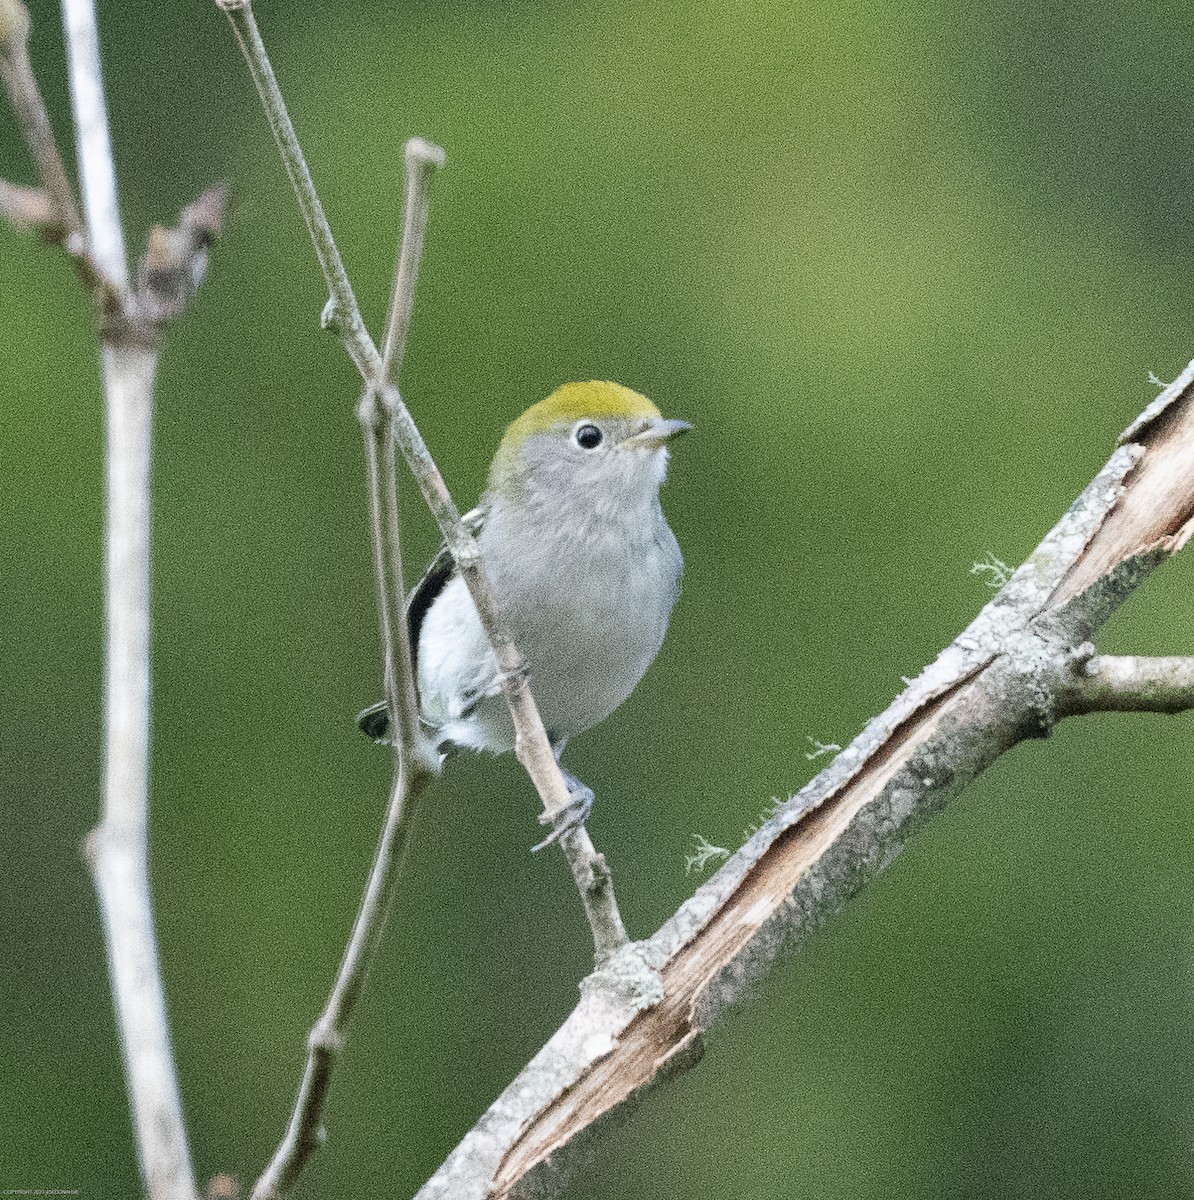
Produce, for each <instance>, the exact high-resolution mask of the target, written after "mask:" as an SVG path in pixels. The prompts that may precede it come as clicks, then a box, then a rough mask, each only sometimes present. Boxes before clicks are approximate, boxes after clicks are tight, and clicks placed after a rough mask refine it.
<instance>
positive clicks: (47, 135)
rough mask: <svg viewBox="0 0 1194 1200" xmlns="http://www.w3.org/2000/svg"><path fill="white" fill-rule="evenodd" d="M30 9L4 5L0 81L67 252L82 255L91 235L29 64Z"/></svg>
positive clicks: (7, 0)
mask: <svg viewBox="0 0 1194 1200" xmlns="http://www.w3.org/2000/svg"><path fill="white" fill-rule="evenodd" d="M29 29H30V20H29V10H28V9H27V8H26V7H25V5H24V4H22V3H21V2H20V0H2V2H0V79H3V82H4V90H5V91H6V92H7V93H8V99H9V102H10V103H11V104H12V109H13V112H14V114H15V115H16V118H17V124H18V125H19V126H20V129H21V133H22V134H23V136H24V138H25V144H26V145H27V146H28V147H29V153H30V154H32V156H33V161H34V162H35V163H36V164H37V176H38V179H39V180H40V181H41V186H42V189H43V190H44V191H45V192H46V194H47V195H48V196H49V198H50V201H51V204H52V207H53V210H54V213H55V215H56V217H57V220H58V221H59V222H60V223H61V226H62V229H63V231H64V233H65V235H66V239H65V242H64V244H65V245H66V246H67V248H68V251H70V252H71V253H74V254H82V253H83V252H84V251H85V249H86V244H87V235H86V233H85V232H84V229H83V218H82V217H81V216H80V215H79V206H78V204H77V203H76V201H75V193H74V189H73V188H72V187H71V184H70V180H69V179H68V178H67V175H66V167H65V166H64V165H63V162H62V155H61V154H59V153H58V143H57V142H56V141H55V140H54V128H53V126H52V125H51V124H50V115H49V113H48V112H47V111H46V102H45V101H44V100H43V99H42V94H41V89H40V88H39V87H38V86H37V79H36V77H35V76H34V74H33V66H32V64H31V63H30V61H29Z"/></svg>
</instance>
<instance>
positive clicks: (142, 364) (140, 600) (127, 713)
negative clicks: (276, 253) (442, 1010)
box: [63, 0, 198, 1200]
mask: <svg viewBox="0 0 1194 1200" xmlns="http://www.w3.org/2000/svg"><path fill="white" fill-rule="evenodd" d="M63 21H64V25H65V28H66V42H67V57H68V61H69V65H70V80H71V95H72V98H73V101H74V113H75V129H76V139H77V145H78V154H79V166H80V175H81V178H82V181H83V196H84V201H85V211H86V219H87V241H88V245H89V247H90V253H91V258H92V260H93V262H94V264H95V267H96V269H97V271H98V272H99V274H100V275H101V276H102V277H103V279H105V280H106V281H108V287H109V288H110V289H111V288H115V289H118V291H119V294H120V295H119V297H114V298H118V299H122V300H125V301H127V300H128V270H127V266H126V262H125V254H124V234H123V232H122V229H121V224H120V214H119V211H118V209H117V200H116V168H115V164H114V162H113V160H112V147H111V139H110V137H109V134H108V115H107V106H106V103H105V100H104V89H103V80H102V78H101V73H100V61H99V41H98V35H97V30H96V22H95V10H94V7H93V5H92V3H91V0H64V3H63ZM126 309H127V311H126ZM130 313H131V305H122V311H119V312H117V313H115V314H113V313H107V312H105V313H103V314H102V315H103V317H104V318H105V319H104V322H103V328H102V347H101V349H102V356H101V361H102V367H103V382H104V394H105V399H106V413H107V512H106V538H105V569H104V595H105V625H106V629H105V651H106V674H105V689H104V712H105V746H104V812H103V818H102V820H101V822H100V824H99V825H98V826H97V827H96V828H95V829H94V830H92V832H91V834H90V835H89V836H88V839H87V845H86V849H87V857H88V861H89V863H90V865H91V870H92V875H93V877H94V879H95V886H96V891H97V894H98V896H99V900H100V908H101V910H102V916H103V922H104V934H105V939H106V944H107V956H108V969H109V972H110V974H111V978H112V991H113V999H114V1002H115V1006H116V1018H117V1026H118V1028H119V1031H120V1037H121V1045H122V1048H123V1051H124V1065H125V1078H126V1083H127V1088H128V1093H129V1099H130V1103H131V1105H132V1110H133V1126H134V1133H135V1136H136V1143H137V1151H138V1157H139V1159H140V1165H141V1173H142V1176H143V1178H144V1180H145V1187H146V1191H147V1193H148V1195H149V1197H150V1198H151V1200H195V1197H196V1196H197V1194H198V1189H197V1187H196V1185H195V1176H194V1171H193V1169H192V1166H191V1159H190V1149H189V1147H188V1144H187V1135H186V1126H185V1123H184V1120H183V1113H182V1101H181V1098H180V1096H179V1092H178V1081H177V1079H176V1077H175V1069H174V1058H173V1053H172V1051H171V1046H170V1029H169V1024H168V1022H167V1019H166V1001H165V994H164V991H163V988H162V979H161V970H160V966H159V963H158V952H157V941H156V937H155V933H154V922H153V905H152V900H151V896H150V890H149V865H148V825H149V692H150V667H149V531H150V519H149V516H150V489H149V480H150V462H151V440H152V413H153V386H154V377H155V373H156V370H157V351H156V347H155V345H154V344H153V331H152V329H150V328H146V327H145V326H144V325H142V324H141V323H139V322H137V321H135V320H132V319H129V317H130ZM113 315H115V316H116V317H117V318H118V319H116V320H111V319H108V318H110V317H112V316H113Z"/></svg>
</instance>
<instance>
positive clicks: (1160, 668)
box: [1058, 646, 1194, 715]
mask: <svg viewBox="0 0 1194 1200" xmlns="http://www.w3.org/2000/svg"><path fill="white" fill-rule="evenodd" d="M1090 649H1091V651H1092V652H1093V650H1094V647H1093V646H1092V647H1090ZM1058 705H1059V707H1060V708H1061V709H1062V710H1063V711H1064V712H1065V713H1066V714H1071V715H1077V714H1080V713H1091V712H1156V713H1180V712H1186V711H1187V710H1189V709H1191V708H1194V657H1177V658H1150V657H1144V656H1138V655H1122V656H1121V655H1108V654H1100V655H1097V656H1094V657H1091V658H1090V659H1089V660H1088V661H1086V662H1081V663H1079V664H1076V667H1075V670H1074V674H1073V677H1072V679H1071V680H1070V682H1069V683H1068V685H1067V686H1066V687H1065V689H1064V691H1063V692H1062V694H1061V695H1060V696H1059V697H1058Z"/></svg>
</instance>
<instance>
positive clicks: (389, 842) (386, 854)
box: [252, 142, 443, 1200]
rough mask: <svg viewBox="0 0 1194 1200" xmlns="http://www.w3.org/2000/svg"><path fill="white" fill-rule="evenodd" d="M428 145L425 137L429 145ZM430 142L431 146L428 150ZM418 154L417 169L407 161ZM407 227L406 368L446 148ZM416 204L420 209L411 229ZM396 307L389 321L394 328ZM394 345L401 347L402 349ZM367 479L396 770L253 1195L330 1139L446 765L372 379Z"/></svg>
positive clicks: (424, 172)
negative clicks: (412, 616)
mask: <svg viewBox="0 0 1194 1200" xmlns="http://www.w3.org/2000/svg"><path fill="white" fill-rule="evenodd" d="M423 147H427V150H426V151H424V149H423ZM428 151H430V152H431V153H428ZM412 158H417V159H418V160H420V161H418V162H417V163H416V166H415V169H413V170H411V169H409V166H410V164H411V161H412ZM407 163H408V171H407V181H406V184H407V190H406V213H407V220H406V222H405V230H406V232H404V234H403V238H402V243H401V246H400V249H399V254H398V262H399V267H398V271H397V275H396V280H395V291H394V299H393V303H392V310H391V312H392V313H393V312H399V311H400V312H402V313H404V314H405V315H404V317H403V318H402V331H401V332H402V334H403V336H402V337H401V338H399V339H398V342H397V346H396V348H395V346H394V345H393V342H391V351H392V353H391V355H390V358H389V362H388V363H387V366H386V370H387V372H388V371H390V370H393V371H395V372H397V371H399V370H401V367H402V358H403V343H404V340H405V338H404V335H405V326H406V323H408V322H409V319H410V314H411V312H412V310H413V305H414V286H415V281H416V279H417V278H418V272H419V258H420V257H421V255H422V249H423V230H424V229H425V227H426V222H427V208H428V195H427V192H428V185H429V183H430V181H431V177H432V174H433V171H434V168H435V167H437V166H439V165H441V164H442V163H443V151H442V150H439V149H438V147H429V146H427V143H425V142H424V143H420V144H419V145H417V146H416V147H415V150H414V154H413V155H412V151H411V144H410V143H408V144H407ZM412 209H417V210H421V216H420V218H419V220H418V222H417V229H414V230H413V231H412V222H411V219H410V214H411V211H412ZM393 324H394V322H393V318H392V317H391V328H393ZM395 349H396V352H395ZM358 414H359V416H360V420H361V433H362V435H363V438H364V443H365V462H366V467H367V471H368V483H369V518H370V520H369V527H370V542H371V545H372V549H373V568H374V576H375V578H376V580H377V590H378V606H377V607H378V621H379V624H380V627H381V643H382V655H383V661H384V663H385V672H384V673H385V681H386V700H387V703H388V706H389V710H390V721H391V728H392V729H393V730H394V780H393V784H392V788H391V793H390V802H389V805H388V808H387V811H386V819H385V823H384V825H383V828H382V834H381V839H380V842H379V843H378V847H377V853H376V855H375V856H374V860H373V868H372V870H371V871H370V874H369V881H368V883H367V885H366V888H365V895H364V897H363V898H362V900H361V907H360V910H359V912H358V913H357V919H356V923H355V925H354V926H353V930H352V935H351V937H350V938H349V942H348V946H347V948H346V950H345V952H344V959H343V961H342V962H341V964H340V970H339V972H338V974H337V976H336V982H335V984H334V985H333V987H332V992H331V995H330V996H329V997H328V1002H327V1005H326V1006H325V1008H324V1011H323V1013H322V1015H321V1016H320V1018H319V1020H318V1021H317V1022H316V1023H315V1026H314V1028H313V1029H312V1030H311V1033H310V1036H309V1038H308V1040H307V1064H306V1067H305V1069H304V1072H303V1081H302V1084H301V1085H300V1087H299V1094H298V1099H297V1100H296V1102H295V1107H294V1112H293V1114H292V1115H291V1118H290V1124H289V1127H288V1128H287V1130H286V1135H285V1137H284V1138H283V1139H282V1142H281V1144H280V1145H279V1146H278V1148H277V1150H276V1151H275V1152H274V1156H273V1158H272V1159H271V1160H270V1163H269V1165H268V1166H267V1167H266V1169H265V1170H264V1171H263V1172H262V1174H261V1177H260V1178H259V1179H258V1180H257V1183H256V1184H255V1186H254V1188H253V1193H252V1200H272V1198H273V1197H275V1196H278V1195H281V1194H282V1193H283V1192H285V1191H287V1190H288V1189H289V1188H291V1187H292V1186H293V1184H294V1182H295V1180H296V1179H297V1178H298V1177H299V1175H300V1174H301V1172H302V1170H303V1168H304V1167H305V1166H306V1164H307V1162H308V1160H309V1159H310V1157H311V1155H312V1154H313V1153H314V1152H315V1150H317V1149H318V1148H319V1146H320V1145H321V1144H322V1141H323V1111H324V1107H325V1105H326V1101H327V1095H328V1089H329V1087H330V1084H331V1073H332V1068H333V1067H334V1065H335V1060H336V1056H337V1053H338V1052H339V1049H340V1047H341V1046H342V1045H343V1043H344V1036H345V1032H346V1030H347V1027H348V1023H349V1021H350V1019H351V1017H352V1012H353V1009H354V1008H355V1006H356V1001H357V997H358V995H359V994H360V990H361V987H362V985H363V983H364V979H365V975H366V973H367V971H368V969H369V965H370V964H371V963H372V961H373V959H374V957H375V955H376V952H377V947H378V945H379V944H380V941H381V932H382V928H383V926H384V924H385V917H386V913H387V911H388V910H389V907H390V903H391V898H392V896H393V892H394V888H395V885H396V883H397V880H398V876H399V873H400V871H401V866H402V858H403V854H404V851H405V848H406V845H407V840H408V837H409V831H410V822H411V819H412V817H413V815H414V808H415V804H416V802H417V801H418V798H419V796H420V794H421V793H422V791H423V789H424V788H425V787H426V785H427V783H428V782H429V781H430V780H431V778H432V776H433V775H434V774H436V773H437V772H438V770H439V758H438V755H437V754H436V752H435V749H434V747H429V746H426V745H425V744H424V741H425V739H424V738H423V736H422V734H421V732H420V728H419V719H418V696H417V691H416V687H415V680H414V666H413V661H412V657H411V651H410V638H409V635H408V631H407V624H406V597H405V589H404V587H403V582H402V546H401V540H400V527H399V519H398V492H397V470H396V466H397V464H396V462H395V459H394V437H393V428H392V426H391V423H390V420H389V414H388V411H387V410H386V409H385V408H384V407H382V406H380V405H378V404H377V402H376V397H375V396H374V394H373V392H372V391H371V390H369V389H367V390H366V392H365V394H364V395H363V396H362V397H361V402H360V404H359V405H358Z"/></svg>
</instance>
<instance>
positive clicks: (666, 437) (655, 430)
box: [618, 417, 692, 450]
mask: <svg viewBox="0 0 1194 1200" xmlns="http://www.w3.org/2000/svg"><path fill="white" fill-rule="evenodd" d="M691 428H692V426H691V425H690V424H689V423H688V422H687V421H668V420H665V419H664V418H663V417H657V418H655V419H654V420H651V421H647V422H645V423H644V425H643V428H642V429H640V430H639V431H638V432H637V433H632V434H631V435H630V436H629V437H628V438H623V439H622V441H621V442H619V443H618V445H619V447H620V448H621V449H623V450H658V449H660V447H662V446H663V445H664V443H665V442H668V441H670V440H671V439H672V438H674V437H675V436H676V434H678V433H684V432H685V430H688V429H691Z"/></svg>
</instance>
